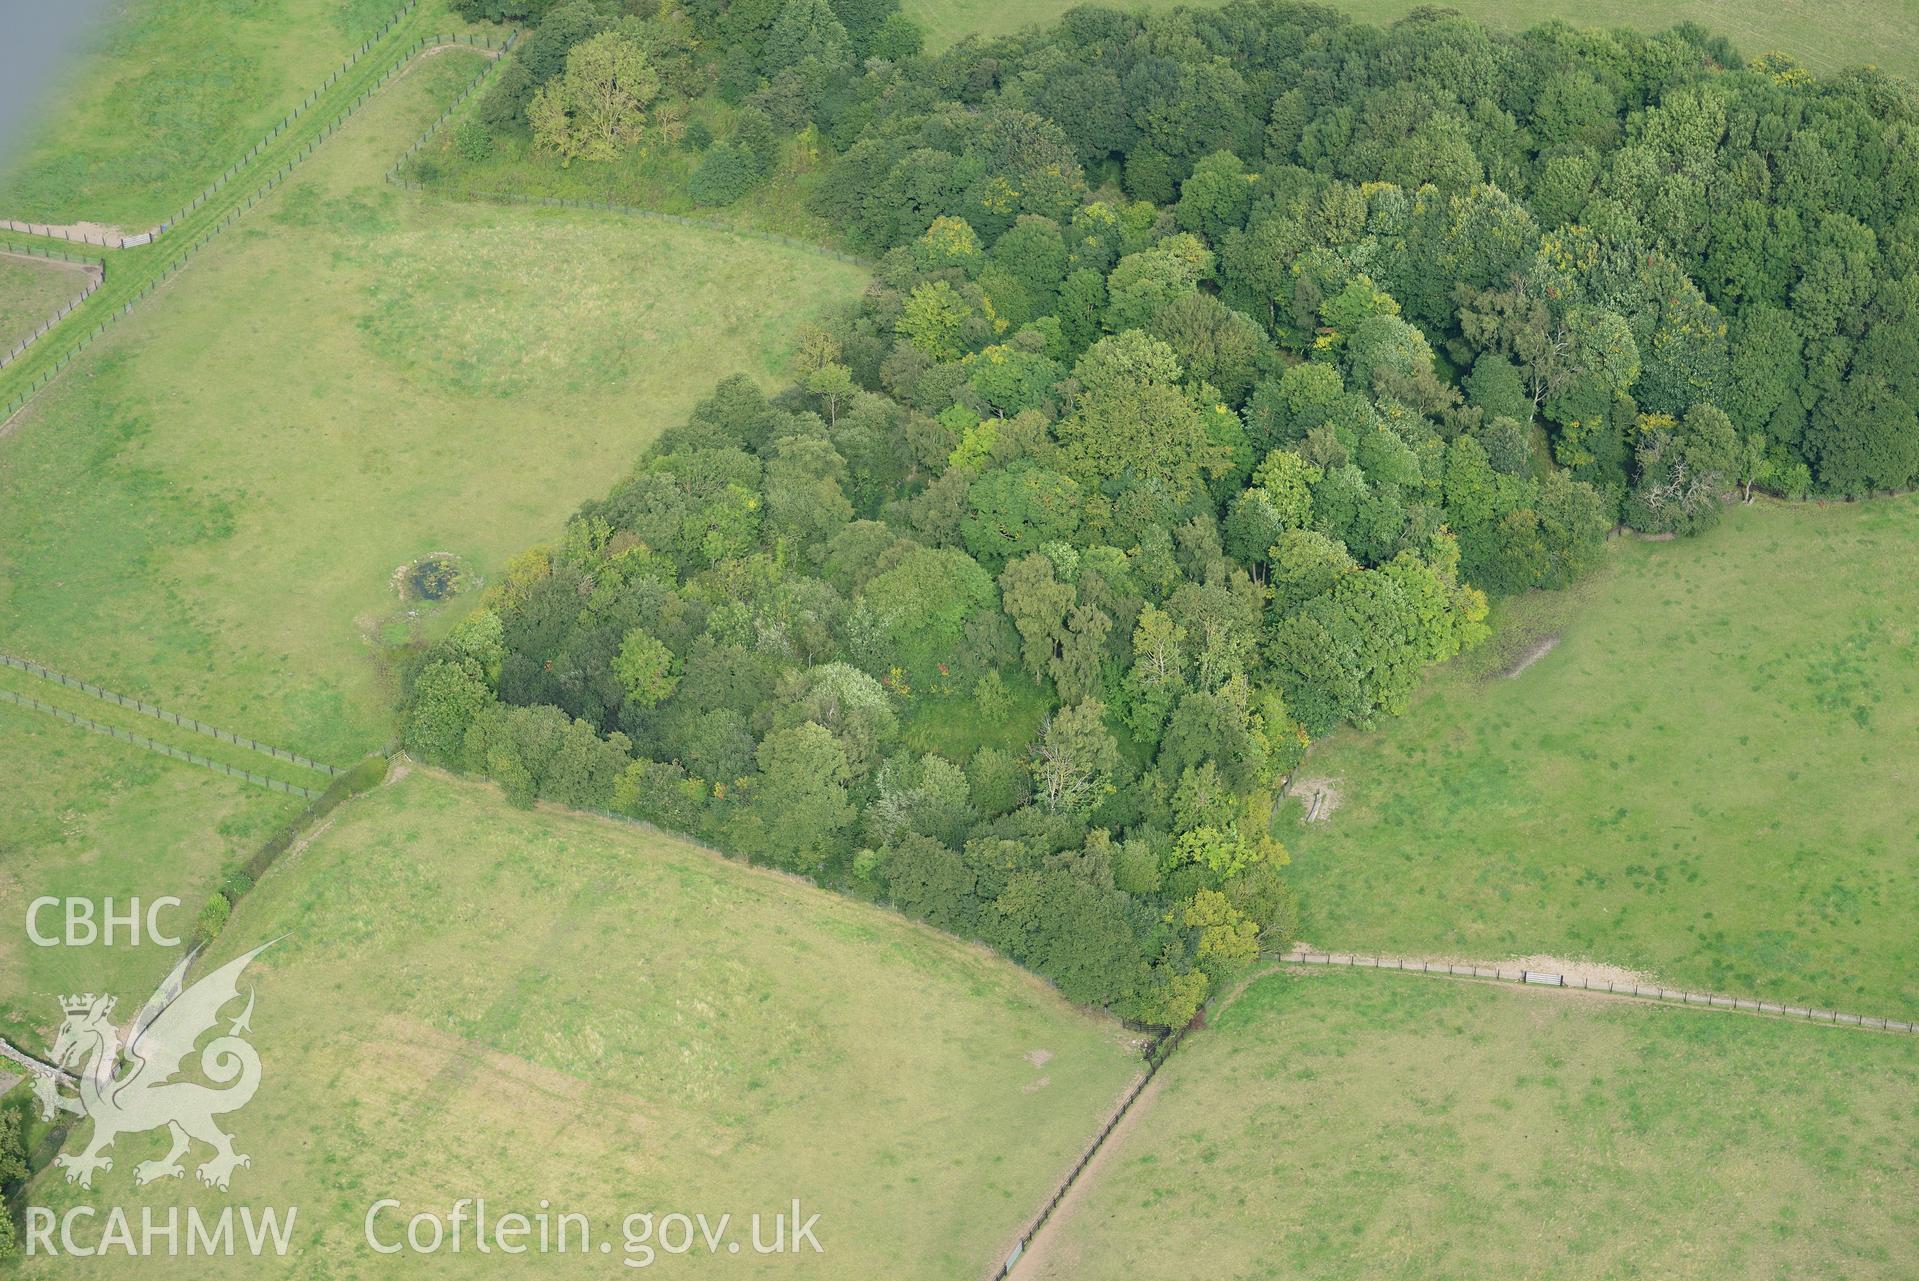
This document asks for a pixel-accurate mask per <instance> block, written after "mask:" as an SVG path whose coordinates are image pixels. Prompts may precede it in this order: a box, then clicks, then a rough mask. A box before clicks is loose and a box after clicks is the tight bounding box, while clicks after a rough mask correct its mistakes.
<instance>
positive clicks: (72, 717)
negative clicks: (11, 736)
mask: <svg viewBox="0 0 1919 1281" xmlns="http://www.w3.org/2000/svg"><path fill="white" fill-rule="evenodd" d="M0 702H7V703H13V704H15V705H16V706H19V707H25V708H28V709H29V710H31V711H36V712H45V713H46V714H47V715H49V716H51V717H53V718H54V719H55V720H60V721H65V722H66V723H67V724H69V725H74V726H78V727H79V728H80V729H84V730H90V731H92V732H93V733H95V734H104V735H106V736H107V737H108V738H113V739H118V740H119V741H120V742H122V743H130V744H132V745H133V746H135V747H142V748H145V749H146V750H147V751H149V752H158V753H159V754H160V755H162V756H171V757H172V758H173V759H174V760H176V761H185V762H186V763H187V764H189V765H198V766H200V767H201V768H202V769H210V770H213V771H215V772H216V773H220V774H225V775H226V776H227V777H229V778H237V779H240V780H242V781H244V782H248V783H253V784H255V785H257V786H260V787H264V788H267V789H269V790H270V791H275V792H285V793H287V794H288V795H289V796H304V797H306V798H307V799H309V800H311V799H313V798H314V797H316V796H319V795H320V793H319V792H317V791H315V790H314V789H313V788H311V787H301V786H300V785H299V784H298V783H284V782H281V781H280V780H279V779H277V778H269V777H267V776H266V775H265V774H256V773H254V772H253V771H252V770H250V769H240V768H238V767H236V766H232V765H229V764H227V763H226V762H225V761H216V760H214V759H213V758H212V757H210V756H201V755H200V754H199V753H197V752H189V751H184V750H182V749H181V748H178V747H175V746H173V745H172V744H171V743H162V742H160V741H159V740H158V739H153V738H148V737H147V736H146V735H144V734H136V733H134V732H133V731H132V730H126V729H121V728H119V727H118V726H115V725H104V724H102V723H101V722H99V721H96V720H92V719H89V718H88V717H85V716H82V715H80V714H79V713H78V712H70V711H68V710H67V709H66V708H64V707H55V706H54V705H53V704H52V703H43V702H41V701H40V700H39V699H37V698H30V697H28V696H27V695H25V694H16V693H14V692H13V691H12V690H10V689H0Z"/></svg>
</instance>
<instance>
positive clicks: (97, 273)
mask: <svg viewBox="0 0 1919 1281" xmlns="http://www.w3.org/2000/svg"><path fill="white" fill-rule="evenodd" d="M12 252H13V250H12V249H11V248H10V247H7V246H4V245H0V254H11V253H12ZM35 256H36V257H42V258H51V257H52V255H51V254H36V255H35ZM66 256H67V255H65V254H62V255H61V257H62V258H65V257H66ZM75 261H84V260H75ZM86 277H87V286H86V288H84V289H82V290H81V291H80V292H79V293H77V294H75V295H74V296H73V297H71V298H69V299H67V300H66V301H65V302H64V303H61V304H60V309H59V310H58V311H56V312H54V313H53V314H52V315H51V316H49V317H47V318H46V319H45V320H43V321H41V322H40V324H39V327H38V328H36V329H35V330H34V331H33V332H32V333H30V334H28V335H27V336H26V337H25V338H22V339H21V340H20V341H19V342H17V343H15V344H14V345H13V349H12V350H11V351H9V352H7V354H6V355H4V356H0V369H5V368H6V367H7V366H8V365H11V364H12V363H13V362H14V361H16V360H18V359H20V357H22V356H24V355H26V352H27V348H29V347H31V346H33V344H35V343H36V342H39V341H40V338H41V336H42V335H44V334H45V333H46V332H47V331H48V330H49V329H52V328H53V327H54V326H55V325H57V324H59V323H60V322H61V321H63V320H65V319H66V318H67V317H68V316H70V315H72V314H73V312H74V310H75V309H76V308H78V307H79V306H80V304H81V303H83V302H85V301H86V300H87V299H89V298H91V297H93V293H94V290H96V289H98V288H99V287H100V286H101V285H104V284H106V283H107V267H106V264H105V263H94V264H89V265H88V266H87V268H86Z"/></svg>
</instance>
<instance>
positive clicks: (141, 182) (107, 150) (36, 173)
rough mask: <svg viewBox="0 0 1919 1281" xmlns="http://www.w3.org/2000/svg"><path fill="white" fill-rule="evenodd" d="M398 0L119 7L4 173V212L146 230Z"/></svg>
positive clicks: (0, 179)
mask: <svg viewBox="0 0 1919 1281" xmlns="http://www.w3.org/2000/svg"><path fill="white" fill-rule="evenodd" d="M401 2H402V0H249V2H248V3H243V4H205V3H200V2H199V0H139V2H138V3H133V4H127V5H125V6H123V16H119V17H117V18H116V19H115V20H114V21H113V22H111V23H110V24H109V25H108V27H107V29H106V31H105V33H104V34H103V36H102V38H101V39H100V40H99V41H98V43H97V47H96V48H95V49H94V50H93V51H92V52H91V54H90V55H88V56H86V57H83V58H81V59H79V60H78V61H77V62H76V63H75V65H74V66H73V67H72V68H70V69H69V70H68V71H67V72H66V74H65V75H64V76H63V78H62V79H61V80H60V81H59V82H58V83H57V85H56V89H55V92H54V93H53V95H52V96H51V105H50V106H49V108H48V109H47V110H46V111H45V112H44V113H43V117H42V119H41V120H40V121H39V123H38V125H37V127H36V128H35V129H34V130H33V131H32V137H33V142H32V144H31V145H30V146H29V147H28V148H27V149H26V150H25V151H24V152H23V154H22V155H21V156H20V157H19V159H18V160H17V161H16V162H15V163H14V165H13V166H12V167H11V169H10V171H8V172H6V173H4V174H0V217H7V218H14V219H19V220H21V221H27V222H55V223H64V222H72V221H78V220H87V221H92V222H99V223H109V224H116V225H119V226H122V227H123V228H125V229H126V230H128V231H142V230H145V229H146V228H147V227H149V226H152V225H153V224H154V223H156V222H158V221H160V220H161V219H162V218H165V217H168V216H169V215H171V214H172V213H173V212H174V211H175V210H176V209H178V208H179V207H180V206H181V205H183V204H185V203H186V202H187V201H188V200H189V199H191V198H192V197H193V196H194V195H195V193H197V192H198V191H199V190H200V188H201V187H203V186H205V185H206V184H207V183H208V182H209V181H211V180H212V179H213V178H215V177H216V176H218V175H219V174H220V173H221V172H222V171H223V170H225V169H226V167H227V166H228V165H229V164H231V163H232V162H233V161H234V160H235V159H236V158H238V157H239V156H240V155H241V154H242V153H243V152H245V151H246V149H247V148H248V147H249V146H251V145H252V144H253V143H254V142H255V141H257V140H258V139H259V137H260V136H261V135H262V134H264V133H265V132H266V131H267V129H269V128H270V127H272V126H273V125H274V124H275V123H276V122H278V121H279V120H280V118H281V117H282V116H284V115H285V114H286V113H287V112H288V111H290V110H291V109H292V108H294V107H295V106H297V105H299V103H300V101H301V100H302V99H304V98H305V97H306V95H307V94H308V93H309V92H311V91H312V90H313V89H314V88H315V87H316V86H318V85H319V84H320V82H321V81H322V80H324V79H325V78H326V77H327V76H328V75H329V74H331V73H332V72H333V70H334V69H335V68H337V67H338V66H339V65H340V64H341V63H342V62H343V61H344V60H345V59H346V58H347V56H348V55H350V54H351V53H352V52H353V51H354V50H355V49H357V48H358V47H359V45H360V42H361V41H363V40H365V39H366V38H367V37H368V36H370V35H372V34H373V33H374V32H375V31H377V30H378V29H379V27H380V24H381V23H382V22H384V21H385V20H386V19H387V18H388V17H389V16H390V15H391V14H393V13H394V12H395V11H397V10H398V9H399V8H400V5H401Z"/></svg>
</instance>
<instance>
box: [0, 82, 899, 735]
mask: <svg viewBox="0 0 1919 1281" xmlns="http://www.w3.org/2000/svg"><path fill="white" fill-rule="evenodd" d="M476 66H477V60H476V59H475V57H474V56H473V55H471V54H463V53H449V54H446V55H444V56H441V57H435V58H430V59H427V60H425V61H423V62H419V63H416V64H415V65H414V67H413V69H412V70H410V71H409V72H408V73H407V74H406V75H405V76H403V77H402V78H401V79H399V80H398V81H396V82H394V83H393V84H392V85H390V86H389V87H388V88H387V89H385V90H384V91H382V93H381V94H380V95H379V96H378V97H376V98H375V99H374V100H373V101H372V102H371V103H369V104H368V105H367V106H366V107H365V108H364V109H363V111H362V112H361V114H360V115H358V116H356V117H355V118H354V120H353V121H352V123H350V124H349V126H348V127H347V128H346V129H345V130H344V131H343V132H342V133H341V134H339V135H338V136H336V137H335V138H333V139H332V140H330V141H329V142H327V143H326V144H325V145H324V146H323V147H322V148H321V149H320V150H319V151H318V152H317V153H315V155H314V156H313V157H312V158H311V159H310V160H308V161H307V162H306V163H305V164H304V165H303V166H302V167H301V168H300V169H299V170H297V171H296V173H295V175H294V177H293V178H292V179H291V180H290V181H289V183H288V184H287V186H286V187H284V188H283V189H282V190H281V191H280V192H279V193H277V194H276V195H275V196H274V197H273V198H272V199H271V200H270V201H269V202H268V203H266V204H263V205H262V206H261V207H260V208H258V209H256V210H254V211H253V212H252V213H251V214H249V215H248V216H247V217H246V218H244V219H242V220H241V221H240V222H239V223H237V224H235V226H234V227H233V228H232V229H230V230H229V231H227V232H226V233H225V234H224V235H222V236H221V237H220V238H219V239H218V240H216V241H214V242H213V243H212V245H211V246H209V247H208V248H207V249H206V250H205V251H203V252H202V254H201V255H200V256H199V257H198V258H196V259H195V260H194V261H193V262H192V264H190V265H189V267H188V268H187V269H186V270H185V272H184V273H183V274H182V275H180V276H179V277H177V278H176V279H175V280H173V281H172V282H171V283H169V284H168V285H167V286H166V287H165V288H164V289H163V290H161V291H160V292H159V293H158V294H156V295H155V296H154V297H152V298H151V299H149V300H148V301H147V302H146V303H144V304H142V305H141V307H140V308H138V309H137V310H136V311H135V312H134V313H133V315H132V316H131V317H129V318H128V319H126V320H123V321H122V322H120V324H119V325H117V326H116V327H115V328H114V329H113V330H111V331H110V332H109V336H108V337H107V338H106V339H104V340H103V341H102V342H100V343H97V344H96V345H95V346H94V347H92V348H90V349H89V350H88V351H87V352H86V353H85V355H84V356H83V357H82V359H81V361H80V362H79V363H78V364H76V365H75V366H74V367H73V368H71V369H69V370H68V371H67V372H66V373H64V374H63V375H62V376H61V378H60V379H59V380H58V381H56V382H55V383H54V385H53V386H52V387H51V388H50V389H49V390H48V391H47V392H46V393H44V395H43V397H42V399H41V400H39V401H37V402H36V403H35V404H34V405H33V406H32V407H30V408H29V409H28V410H27V411H26V413H25V414H24V415H23V416H22V418H21V419H19V420H18V421H17V423H16V425H15V428H14V430H13V431H12V433H11V434H10V435H9V436H8V437H6V438H5V439H4V440H0V650H4V651H6V652H10V653H14V654H18V655H20V656H22V657H27V658H33V659H37V660H39V661H42V662H45V663H46V664H47V665H49V666H52V667H56V668H59V669H61V670H65V671H68V672H70V673H72V674H74V675H77V676H80V677H83V678H85V679H89V680H93V681H95V682H97V683H100V684H103V685H106V686H108V687H110V688H114V689H118V690H120V691H122V692H124V693H127V694H130V695H134V696H138V697H142V698H146V699H148V700H149V701H152V702H156V703H160V704H162V705H164V706H167V707H170V708H173V709H175V710H178V711H180V712H183V713H187V714H191V715H194V716H198V717H199V718H200V719H202V720H206V721H210V722H214V723H217V724H220V725H222V726H224V727H226V728H229V729H232V730H235V731H237V732H240V733H245V734H249V735H252V736H253V737H256V738H260V739H263V740H266V741H270V742H275V743H278V744H279V745H281V746H284V747H288V748H291V749H293V750H297V751H302V752H305V753H306V754H308V755H311V756H314V757H317V758H319V759H322V760H329V761H334V762H336V763H342V764H344V763H348V762H350V761H351V760H353V759H355V758H357V757H358V756H360V755H361V754H363V753H364V752H366V751H367V750H370V749H372V748H374V747H377V746H379V745H380V744H381V743H383V742H385V741H386V740H387V739H388V737H389V736H390V734H391V720H390V717H391V711H390V708H391V705H392V696H393V693H394V691H393V689H392V686H391V683H390V681H389V680H388V679H387V677H386V675H385V673H384V669H383V667H382V662H381V660H382V656H383V655H384V654H385V653H387V652H388V651H389V649H390V647H391V645H392V644H394V643H395V642H399V641H404V640H405V639H407V638H408V637H409V636H410V635H412V634H414V632H415V631H416V630H418V629H421V628H430V627H431V626H432V625H433V623H434V617H433V616H434V614H435V611H436V609H437V610H438V611H439V612H442V613H444V612H445V611H446V610H447V609H449V608H451V609H455V610H457V609H458V608H460V607H461V603H462V602H461V601H460V600H459V598H456V599H455V601H454V602H451V603H450V605H448V606H439V607H433V606H410V605H408V604H407V603H406V602H404V601H402V600H401V599H400V597H399V595H398V594H397V593H396V591H395V590H394V587H393V584H392V579H393V575H394V573H395V571H396V570H397V569H398V568H400V567H401V566H403V565H404V564H406V563H408V562H410V561H411V560H412V559H414V558H416V557H418V556H420V555H423V554H425V553H428V552H435V551H439V552H450V553H453V554H456V555H457V556H459V557H461V558H462V559H464V560H465V561H466V562H467V563H468V564H469V565H470V566H471V567H472V568H473V569H474V570H475V571H476V573H477V575H478V577H479V578H480V579H481V580H485V579H487V578H490V577H492V576H493V575H495V574H496V573H497V572H498V570H499V567H500V566H501V565H502V564H503V562H504V560H505V558H506V557H507V556H509V555H511V554H513V553H515V552H517V551H519V550H520V549H522V548H523V547H524V546H526V545H527V544H529V543H531V542H533V541H535V540H536V539H538V538H540V537H542V536H544V535H547V534H549V533H550V532H551V531H552V530H554V529H556V528H558V526H559V524H560V523H561V521H562V520H563V519H564V517H565V515H566V514H567V513H568V512H569V511H570V510H571V509H572V508H573V507H575V506H576V505H577V504H578V503H579V502H580V501H581V500H582V499H584V498H586V497H588V496H590V495H595V494H600V493H604V492H605V490H606V489H607V487H608V485H609V484H610V483H611V482H612V481H613V480H614V479H615V478H616V477H617V476H619V475H620V474H621V473H622V472H624V471H625V469H626V468H627V467H628V466H630V465H631V462H632V460H633V459H634V458H635V457H636V456H637V455H638V453H639V451H640V449H641V447H642V446H643V445H644V444H645V443H646V441H647V440H649V439H650V438H651V437H652V436H653V434H654V433H656V432H657V431H659V430H660V429H661V428H662V427H664V426H666V425H667V424H669V423H671V422H674V421H677V420H679V419H680V418H681V417H682V416H683V415H684V414H685V412H686V411H687V410H688V409H689V408H690V407H691V406H692V404H693V403H694V402H695V401H696V400H697V399H698V398H699V397H701V396H703V395H704V394H706V393H707V392H708V391H709V390H710V389H711V387H712V384H713V383H714V382H715V381H716V380H717V379H718V378H719V377H720V376H722V375H723V374H726V373H730V372H734V371H741V370H743V371H746V372H749V373H752V374H755V375H758V376H760V377H762V378H763V379H765V380H766V381H767V382H768V383H769V384H770V383H772V382H774V381H775V380H776V378H777V376H778V375H779V374H780V373H781V372H782V370H783V367H784V358H785V353H786V352H787V350H788V349H789V344H790V343H791V341H792V333H793V330H794V328H795V326H796V323H797V321H798V320H800V319H802V318H804V317H805V316H807V315H810V314H813V313H814V312H815V311H816V310H817V309H819V308H822V307H827V306H832V305H836V304H837V303H838V302H839V301H840V300H842V299H846V298H849V297H851V296H852V295H853V293H854V292H855V291H857V290H858V289H859V288H860V287H861V285H862V283H863V280H864V277H863V274H862V273H861V272H860V271H859V270H858V269H856V268H853V267H850V266H847V265H845V264H842V263H838V262H835V261H832V260H829V259H826V258H823V257H821V256H819V255H817V254H812V253H807V252H804V251H798V250H789V249H785V248H781V247H776V246H772V245H767V244H763V243H760V242H756V241H746V240H741V239H738V238H735V237H732V236H728V235H725V234H720V233H713V232H707V231H701V230H697V229H691V228H683V227H678V226H673V225H669V224H658V223H651V222H641V221H637V220H632V219H621V218H619V217H617V216H612V215H579V214H574V213H572V212H569V211H548V210H519V209H506V208H500V207H495V206H487V205H465V204H456V203H452V202H447V201H442V200H439V199H437V198H434V197H422V196H420V195H417V194H414V193H408V192H402V191H399V190H397V189H395V188H392V187H390V186H388V185H386V184H385V183H383V182H381V181H380V174H381V173H382V172H383V171H384V169H385V168H386V166H387V164H388V163H390V161H391V159H392V157H393V156H395V155H396V154H398V152H399V151H400V150H401V149H402V148H403V147H404V146H405V144H406V142H407V141H408V140H409V139H410V138H411V137H412V136H413V134H414V133H416V132H417V131H418V130H419V129H420V128H421V127H422V126H423V125H424V124H425V123H426V122H427V121H428V120H430V119H431V118H432V117H433V115H434V114H435V113H436V112H437V110H438V108H439V105H440V104H441V103H443V102H445V101H446V100H447V99H448V98H449V97H450V96H451V94H452V93H453V92H454V91H455V89H456V88H457V86H459V85H460V84H462V83H464V82H465V80H466V79H468V78H469V77H471V75H472V74H473V71H474V69H475V67H476Z"/></svg>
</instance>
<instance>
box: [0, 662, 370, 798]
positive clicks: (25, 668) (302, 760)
mask: <svg viewBox="0 0 1919 1281" xmlns="http://www.w3.org/2000/svg"><path fill="white" fill-rule="evenodd" d="M0 664H3V665H5V666H7V667H11V668H14V669H15V670H17V671H22V672H25V673H26V674H27V675H29V676H33V677H37V678H38V679H40V680H43V681H50V682H52V683H53V684H56V685H64V686H66V687H67V688H68V689H77V690H79V691H80V692H81V693H82V694H86V695H88V696H89V697H92V698H97V699H99V700H100V701H101V702H103V703H114V704H117V705H118V706H121V707H126V708H131V709H132V710H133V711H136V712H139V713H140V714H141V715H142V716H151V717H153V718H154V719H155V720H162V721H165V722H166V723H167V724H169V725H178V726H179V727H180V728H182V729H190V730H192V731H193V732H194V733H196V734H205V735H206V736H207V737H209V738H216V739H218V740H220V741H221V742H222V743H232V744H233V745H234V746H236V747H244V748H246V749H247V750H248V751H250V752H258V753H259V754H260V755H262V756H271V757H273V758H274V759H275V760H282V761H287V762H289V763H291V764H294V765H300V766H303V767H305V768H307V769H310V770H318V771H319V772H320V773H322V774H327V775H331V776H334V777H338V776H339V775H341V774H344V773H346V771H345V770H343V769H341V768H340V767H339V766H337V765H327V764H324V763H322V762H320V761H316V760H313V759H311V758H310V757H306V756H302V755H300V754H299V753H298V752H289V751H287V750H286V749H285V748H284V747H275V746H273V745H272V744H271V743H262V742H259V741H258V740H256V739H251V738H248V737H246V736H245V735H244V734H235V733H233V732H232V731H230V730H224V729H221V728H219V727H218V726H215V725H208V724H206V723H204V722H202V721H197V720H195V719H194V718H193V717H191V716H181V715H180V714H179V713H178V712H169V711H167V710H166V709H165V708H163V707H155V706H154V705H153V704H152V703H144V702H141V701H140V700H139V699H137V698H128V697H127V696H126V695H125V694H116V693H114V692H113V691H112V690H110V689H101V688H100V687H99V686H98V685H89V684H88V683H87V682H85V681H82V680H76V679H74V678H73V677H71V676H68V675H65V674H64V673H61V672H56V671H54V670H53V669H52V668H49V667H42V666H41V665H40V664H39V663H35V662H29V661H28V660H27V659H24V658H15V657H13V656H12V655H11V654H0Z"/></svg>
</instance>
